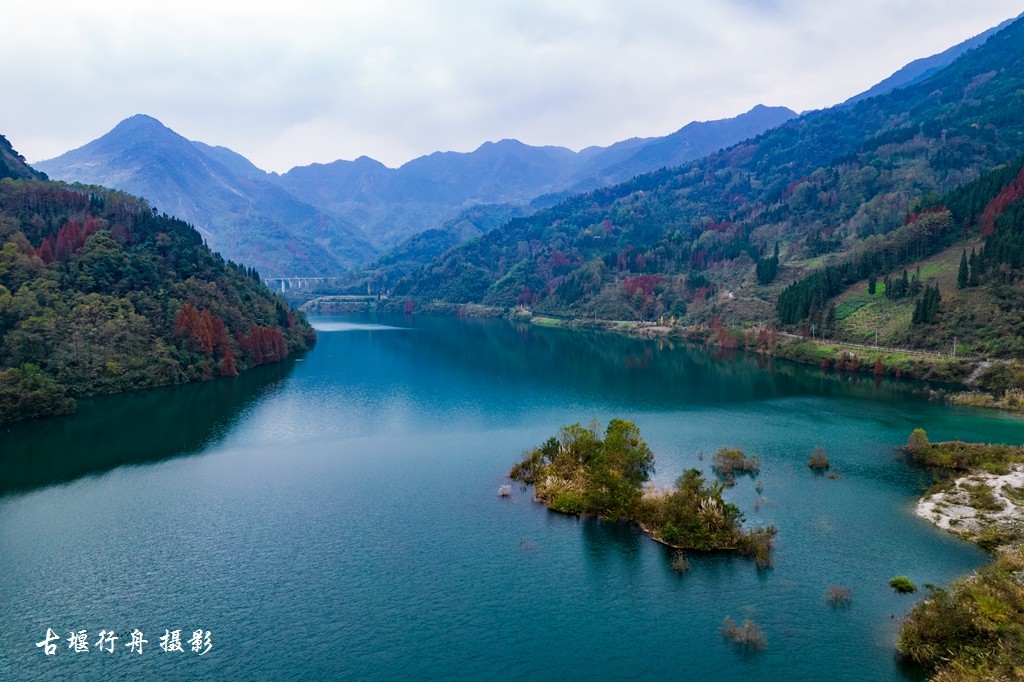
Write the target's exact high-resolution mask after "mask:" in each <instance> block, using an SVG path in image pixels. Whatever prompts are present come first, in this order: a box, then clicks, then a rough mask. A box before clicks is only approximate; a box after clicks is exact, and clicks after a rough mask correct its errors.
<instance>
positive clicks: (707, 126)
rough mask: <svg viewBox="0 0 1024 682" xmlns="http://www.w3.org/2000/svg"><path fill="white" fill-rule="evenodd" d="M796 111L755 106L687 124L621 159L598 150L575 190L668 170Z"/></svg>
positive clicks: (611, 152) (777, 122)
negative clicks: (663, 169)
mask: <svg viewBox="0 0 1024 682" xmlns="http://www.w3.org/2000/svg"><path fill="white" fill-rule="evenodd" d="M795 117H796V112H795V111H793V110H791V109H788V108H786V107H766V106H764V105H763V104H758V105H757V106H755V107H754V108H753V109H751V110H750V111H748V112H746V113H744V114H740V115H739V116H736V117H735V118H728V119H722V120H718V121H700V122H693V123H688V124H687V125H685V126H683V127H682V128H680V129H679V130H677V131H676V132H674V133H672V134H671V135H666V136H665V137H661V138H656V139H653V140H644V141H642V144H640V145H639V148H636V149H631V150H630V154H629V155H628V156H626V157H625V158H623V159H621V160H620V159H615V156H616V155H619V154H621V150H620V149H619V148H616V146H615V145H613V146H612V147H609V148H608V149H607V150H602V151H601V152H600V153H598V154H596V155H595V157H594V158H593V159H591V160H589V161H588V163H587V164H586V166H585V168H584V169H583V170H582V171H581V172H580V173H578V175H581V176H583V179H581V180H578V181H577V182H576V187H577V188H582V189H593V188H595V187H603V186H605V185H611V184H616V183H619V182H623V181H624V180H628V179H630V178H631V177H633V176H634V175H640V174H641V173H646V172H648V171H652V170H657V169H658V168H671V167H674V166H681V165H683V164H684V163H687V162H689V161H693V160H694V159H699V158H700V157H702V156H707V155H708V154H710V153H712V152H715V151H718V150H719V149H724V148H725V147H728V146H730V145H733V144H735V143H737V142H739V141H741V140H746V139H748V138H751V137H756V136H757V135H760V134H761V133H763V132H764V131H766V130H770V129H771V128H775V127H776V126H779V125H782V124H783V123H785V122H786V121H788V120H790V119H791V118H795Z"/></svg>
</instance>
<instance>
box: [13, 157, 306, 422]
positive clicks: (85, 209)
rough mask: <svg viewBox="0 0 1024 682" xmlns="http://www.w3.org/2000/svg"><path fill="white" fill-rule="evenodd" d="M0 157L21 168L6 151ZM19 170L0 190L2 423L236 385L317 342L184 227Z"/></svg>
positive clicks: (298, 319) (137, 202)
mask: <svg viewBox="0 0 1024 682" xmlns="http://www.w3.org/2000/svg"><path fill="white" fill-rule="evenodd" d="M3 151H4V154H3V157H4V162H5V164H8V163H9V158H8V157H13V158H14V159H20V156H18V155H17V154H16V153H15V152H14V151H13V149H11V148H10V145H9V144H7V143H6V140H4V144H3ZM14 165H15V166H18V167H19V169H20V170H18V175H19V176H20V177H19V178H18V179H13V180H10V179H4V181H3V182H0V424H3V423H6V422H9V421H14V420H17V419H26V418H34V417H42V416H51V415H56V414H65V413H67V412H69V411H71V410H73V409H74V400H73V399H74V398H76V397H80V396H88V395H95V394H99V393H114V392H120V391H129V390H136V389H141V388H151V387H156V386H166V385H170V384H179V383H185V382H189V381H198V380H206V379H211V378H213V377H214V376H232V375H235V374H237V373H238V371H239V370H243V371H244V370H245V369H247V368H249V367H253V366H255V365H260V364H263V363H266V362H272V361H276V360H282V359H284V358H286V357H287V356H288V355H290V354H291V353H293V352H295V351H299V350H303V349H305V348H308V347H309V346H310V344H311V343H312V342H313V340H314V338H315V336H314V333H313V330H312V328H311V327H310V326H309V324H308V323H307V322H306V320H305V319H304V317H303V316H302V315H295V314H293V313H292V312H291V311H290V310H289V309H288V307H287V306H286V305H285V303H284V301H283V300H281V299H280V298H278V297H276V296H275V295H273V294H272V293H271V292H270V291H269V290H268V289H267V288H266V287H265V286H263V285H262V284H261V283H260V281H259V276H258V274H257V273H256V271H255V270H254V269H252V268H246V267H245V266H241V265H238V264H236V263H233V262H230V261H228V262H225V261H224V259H223V258H221V257H220V256H219V255H217V254H215V253H213V252H211V251H210V249H209V248H208V247H206V246H205V245H204V244H203V240H202V237H201V236H200V234H199V233H198V232H196V231H195V230H194V229H193V228H192V227H190V226H189V225H187V224H186V223H184V222H182V221H181V220H178V219H175V218H169V217H167V216H158V215H157V214H156V211H154V210H153V209H151V208H150V206H149V205H148V204H147V203H146V202H145V201H143V200H141V199H137V198H135V197H133V196H130V195H128V194H125V193H123V192H119V191H115V190H110V189H106V188H103V187H97V186H87V185H66V184H64V183H60V182H51V181H47V180H43V179H40V178H39V176H38V174H35V173H34V172H30V171H31V169H29V168H28V167H27V166H24V164H20V166H19V164H14ZM7 168H8V171H6V172H7V173H8V174H9V175H10V166H7ZM26 169H27V170H26Z"/></svg>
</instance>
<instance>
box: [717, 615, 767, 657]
mask: <svg viewBox="0 0 1024 682" xmlns="http://www.w3.org/2000/svg"><path fill="white" fill-rule="evenodd" d="M722 637H725V638H726V639H728V640H730V641H732V642H735V643H736V644H739V645H741V646H742V647H744V648H745V649H748V650H751V651H760V650H762V649H765V648H767V646H768V640H766V639H765V636H764V632H763V631H762V630H761V626H760V625H758V624H757V623H755V622H754V621H752V620H745V621H743V624H742V625H737V624H736V621H734V620H733V619H732V618H730V617H729V616H726V617H725V620H723V621H722Z"/></svg>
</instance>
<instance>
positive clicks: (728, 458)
mask: <svg viewBox="0 0 1024 682" xmlns="http://www.w3.org/2000/svg"><path fill="white" fill-rule="evenodd" d="M711 468H712V469H714V470H715V473H717V474H718V475H719V476H721V477H722V478H725V479H731V478H733V477H734V476H735V475H736V472H740V473H746V474H756V473H757V472H758V471H760V470H761V468H760V464H759V463H758V461H757V455H751V456H750V457H747V455H746V454H745V453H744V452H743V451H742V450H740V449H739V448H736V449H732V450H730V449H729V448H722V449H721V450H719V451H718V452H716V453H715V456H714V458H713V459H712V460H711Z"/></svg>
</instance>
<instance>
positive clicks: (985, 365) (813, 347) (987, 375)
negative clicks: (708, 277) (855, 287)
mask: <svg viewBox="0 0 1024 682" xmlns="http://www.w3.org/2000/svg"><path fill="white" fill-rule="evenodd" d="M324 305H326V306H327V308H326V309H324V307H323V306H324ZM302 308H303V309H306V310H311V311H315V312H316V313H318V314H331V313H340V312H355V311H354V310H351V309H347V308H339V309H331V306H330V297H321V298H316V299H313V300H311V301H309V302H307V303H306V304H305V305H304V306H302ZM375 310H376V311H377V312H383V310H382V309H381V308H380V307H377V306H375V305H369V304H365V303H364V304H362V306H361V307H360V309H359V312H373V311H375ZM416 312H417V313H419V314H425V315H444V316H452V315H454V316H456V317H462V318H467V317H484V318H488V317H503V318H505V319H507V320H509V321H511V322H520V323H526V324H531V325H536V326H539V327H560V328H563V329H569V330H581V329H584V330H594V331H605V332H611V333H615V334H625V335H627V336H634V337H637V338H646V339H673V340H680V341H686V342H689V343H694V344H699V345H703V346H705V347H711V348H718V349H723V350H737V351H743V352H750V353H755V354H757V355H761V356H763V357H766V358H781V359H783V360H788V361H790V362H795V363H797V364H801V365H810V366H819V367H821V368H822V369H823V370H825V371H834V372H836V373H837V374H847V375H851V374H858V375H862V376H864V375H866V376H874V377H891V378H897V379H899V378H907V379H916V380H920V381H930V382H937V383H944V384H949V385H950V387H951V388H950V390H945V389H938V390H935V391H933V395H934V396H935V397H936V398H937V399H940V400H942V401H943V402H945V403H947V404H950V405H962V406H967V407H980V408H985V409H995V410H1001V411H1004V412H1008V413H1013V414H1024V387H1017V386H1010V387H1007V382H1008V380H1009V381H1011V382H1012V378H1013V377H1014V376H1016V375H1021V376H1024V362H1020V361H1017V360H1007V359H1002V360H988V359H983V358H974V357H951V356H949V355H943V354H940V353H931V352H928V351H919V350H916V349H902V348H887V347H883V346H866V345H862V344H856V343H847V342H843V341H836V340H832V339H828V340H824V339H814V338H805V337H802V336H798V335H795V334H790V333H787V332H780V331H778V330H776V329H772V328H768V327H760V328H749V329H748V328H740V327H735V326H734V327H725V326H723V325H721V324H718V325H713V324H712V325H690V326H682V325H679V324H674V323H673V322H674V320H673V321H672V322H670V323H667V324H666V323H664V321H661V323H659V322H655V321H650V322H645V321H638V320H603V319H593V318H591V319H588V318H578V317H576V318H571V317H557V316H554V315H543V314H535V313H534V312H533V311H532V310H530V309H529V308H525V307H523V306H517V307H515V308H511V309H507V308H499V307H496V306H485V305H481V304H475V303H465V304H451V303H443V302H441V301H435V302H432V303H429V304H427V305H425V306H423V307H422V308H418V309H417V311H416ZM954 386H958V387H960V388H953V387H954Z"/></svg>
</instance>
